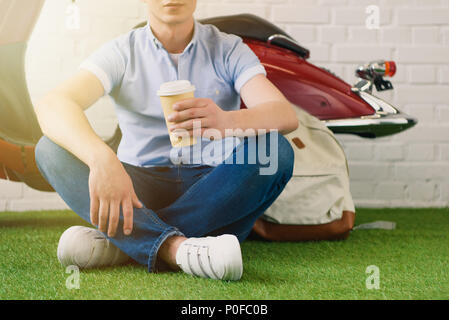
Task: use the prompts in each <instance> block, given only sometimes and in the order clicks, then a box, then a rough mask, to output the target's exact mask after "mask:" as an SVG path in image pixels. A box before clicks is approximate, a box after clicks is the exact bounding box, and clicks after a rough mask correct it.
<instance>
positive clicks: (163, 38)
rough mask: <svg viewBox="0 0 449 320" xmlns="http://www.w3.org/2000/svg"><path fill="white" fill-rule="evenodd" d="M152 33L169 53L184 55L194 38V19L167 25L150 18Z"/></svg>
mask: <svg viewBox="0 0 449 320" xmlns="http://www.w3.org/2000/svg"><path fill="white" fill-rule="evenodd" d="M150 26H151V31H152V32H153V34H154V36H155V37H156V38H157V39H158V40H159V41H160V42H161V43H162V45H163V46H164V48H165V49H166V50H167V51H168V52H169V53H182V52H183V51H184V49H185V48H186V47H187V45H188V44H189V43H190V41H191V40H192V37H193V32H194V28H195V23H194V19H193V17H192V19H189V20H187V21H186V22H183V23H180V24H166V23H163V22H162V21H159V20H158V19H157V18H154V17H151V18H150Z"/></svg>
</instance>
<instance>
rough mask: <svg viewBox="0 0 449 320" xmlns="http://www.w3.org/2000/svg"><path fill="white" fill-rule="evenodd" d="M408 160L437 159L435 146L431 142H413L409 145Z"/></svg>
mask: <svg viewBox="0 0 449 320" xmlns="http://www.w3.org/2000/svg"><path fill="white" fill-rule="evenodd" d="M407 160H408V161H432V160H435V146H434V145H433V144H431V143H411V144H409V145H408V147H407Z"/></svg>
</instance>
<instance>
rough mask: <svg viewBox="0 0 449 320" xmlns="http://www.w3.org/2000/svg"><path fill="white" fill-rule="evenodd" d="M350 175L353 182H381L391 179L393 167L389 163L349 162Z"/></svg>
mask: <svg viewBox="0 0 449 320" xmlns="http://www.w3.org/2000/svg"><path fill="white" fill-rule="evenodd" d="M348 163H349V174H350V177H351V179H353V180H367V181H370V180H375V181H380V180H382V179H387V178H389V177H391V172H392V166H391V165H389V164H387V163H378V162H377V163H372V162H355V161H352V162H351V161H348Z"/></svg>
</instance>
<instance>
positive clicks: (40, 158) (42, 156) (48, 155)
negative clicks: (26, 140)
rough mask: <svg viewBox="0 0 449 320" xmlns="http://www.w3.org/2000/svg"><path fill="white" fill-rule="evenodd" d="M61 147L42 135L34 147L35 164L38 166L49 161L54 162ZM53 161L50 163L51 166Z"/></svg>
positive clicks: (40, 166)
mask: <svg viewBox="0 0 449 320" xmlns="http://www.w3.org/2000/svg"><path fill="white" fill-rule="evenodd" d="M61 150H63V148H61V147H60V146H59V145H57V144H56V143H54V142H53V141H51V140H50V139H49V138H48V137H46V136H42V137H41V138H40V139H39V141H38V142H37V144H36V146H35V147H34V158H35V160H36V164H37V166H38V167H39V168H42V167H44V166H45V165H48V164H49V162H52V161H53V162H55V161H54V160H56V159H57V158H58V155H57V154H58V153H60V152H61ZM53 165H55V163H52V166H53Z"/></svg>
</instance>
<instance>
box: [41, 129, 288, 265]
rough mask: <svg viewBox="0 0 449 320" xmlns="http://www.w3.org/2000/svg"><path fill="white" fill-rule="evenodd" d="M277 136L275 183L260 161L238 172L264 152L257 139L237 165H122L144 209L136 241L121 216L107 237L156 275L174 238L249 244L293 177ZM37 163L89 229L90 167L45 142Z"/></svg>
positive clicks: (136, 223) (244, 147)
mask: <svg viewBox="0 0 449 320" xmlns="http://www.w3.org/2000/svg"><path fill="white" fill-rule="evenodd" d="M270 134H271V133H268V134H267V135H266V139H263V143H266V145H265V148H266V149H265V150H270V148H269V144H270V139H269V135H270ZM275 136H276V137H277V138H276V139H277V145H278V157H277V162H278V166H277V171H276V172H275V173H274V174H272V175H261V174H260V170H259V169H260V168H262V167H267V166H268V165H267V164H261V163H260V162H259V160H258V159H257V157H255V158H256V160H257V161H256V163H254V161H253V162H250V161H244V163H243V164H238V162H237V160H236V159H237V158H238V157H239V156H240V157H241V156H245V155H246V156H247V157H248V156H249V154H248V152H257V150H254V148H248V145H249V141H250V140H251V139H255V142H256V144H255V145H256V146H257V149H258V148H259V144H260V143H261V142H259V141H261V139H260V138H258V137H249V138H245V139H244V141H243V142H242V143H241V144H240V145H239V146H238V147H236V148H235V149H234V151H233V153H232V155H231V156H230V157H234V158H233V159H235V161H234V162H233V163H234V164H228V163H229V161H224V162H223V163H222V164H220V165H218V166H217V167H211V166H207V165H201V166H192V165H190V166H189V165H177V166H168V167H138V166H134V165H131V164H128V163H124V162H122V164H123V166H124V168H125V170H126V172H127V173H128V174H129V176H130V177H131V180H132V182H133V186H134V189H135V192H136V194H137V196H138V198H139V200H140V201H141V202H142V204H143V205H144V206H143V207H142V208H134V211H133V232H132V234H131V235H129V236H125V235H124V234H123V214H122V211H121V209H120V222H119V226H118V229H117V233H116V235H115V236H114V237H112V238H109V237H107V235H106V234H105V236H106V237H107V238H108V239H109V240H110V241H111V242H112V243H113V244H114V245H116V246H117V247H118V248H119V249H120V250H121V251H123V252H124V253H126V254H127V255H128V256H130V257H131V258H133V259H134V260H135V261H137V262H138V263H140V264H143V265H147V266H148V271H149V272H154V271H157V270H158V268H159V267H160V266H163V264H160V263H161V262H159V261H158V264H157V265H156V261H157V252H158V250H159V248H160V246H161V244H162V243H163V242H164V241H165V240H166V239H167V238H168V237H171V236H175V235H184V236H186V237H202V236H207V235H212V236H213V235H220V234H233V235H235V236H236V237H237V238H238V239H239V241H240V242H242V241H243V240H244V239H245V238H246V237H247V236H248V235H249V233H250V231H251V229H252V227H253V225H254V222H255V221H256V220H257V218H258V217H260V216H261V215H262V214H263V213H264V211H265V210H266V209H267V208H268V207H269V206H270V205H271V204H272V203H273V201H274V200H275V199H276V198H277V197H278V196H279V194H280V193H281V191H282V190H283V189H284V187H285V185H286V184H287V182H288V181H289V180H290V178H291V175H292V171H293V150H292V148H291V146H290V144H289V142H288V141H287V140H286V139H285V138H284V137H283V136H282V135H281V134H276V135H275ZM252 141H253V142H254V140H252ZM242 152H243V154H242ZM271 152H272V151H271ZM35 156H36V163H37V166H38V168H39V170H40V172H41V173H42V175H43V176H44V178H45V179H46V180H47V181H48V182H49V183H50V184H51V185H52V186H53V188H54V189H55V191H56V192H57V193H58V194H59V195H60V196H61V197H62V199H63V200H64V201H65V202H66V203H67V205H68V206H69V207H70V208H71V209H72V210H73V211H74V212H75V213H77V214H78V215H79V216H80V217H81V218H83V219H84V220H86V221H87V222H90V196H89V184H88V183H89V167H88V166H87V165H86V164H85V163H83V162H82V161H81V160H79V159H78V158H77V157H75V156H74V155H73V154H72V153H70V152H68V151H67V150H66V149H64V148H62V147H60V146H59V145H57V144H56V143H54V142H53V141H51V140H50V139H49V138H47V137H45V136H43V137H42V138H41V139H40V140H39V142H38V143H37V145H36V149H35ZM240 159H243V158H240ZM245 159H247V158H245ZM228 160H229V158H228ZM247 162H249V163H247ZM251 163H252V164H251Z"/></svg>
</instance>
